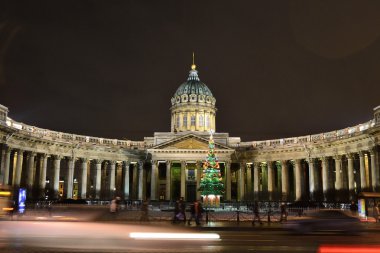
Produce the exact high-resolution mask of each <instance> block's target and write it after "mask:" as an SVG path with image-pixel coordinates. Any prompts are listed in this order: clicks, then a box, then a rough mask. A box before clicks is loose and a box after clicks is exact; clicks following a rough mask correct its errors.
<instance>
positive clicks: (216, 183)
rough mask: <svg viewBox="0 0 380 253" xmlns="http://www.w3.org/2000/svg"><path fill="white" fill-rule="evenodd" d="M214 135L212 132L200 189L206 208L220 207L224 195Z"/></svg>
mask: <svg viewBox="0 0 380 253" xmlns="http://www.w3.org/2000/svg"><path fill="white" fill-rule="evenodd" d="M212 134H213V133H212V132H211V134H210V140H209V142H208V147H209V151H208V155H207V158H206V161H204V162H203V173H202V177H201V183H200V187H199V189H198V191H200V192H201V195H202V197H203V205H204V206H205V207H218V206H219V205H220V196H222V195H223V194H224V184H223V182H222V175H221V174H220V168H219V162H218V159H217V158H216V157H215V152H214V150H215V143H214V139H213V136H212Z"/></svg>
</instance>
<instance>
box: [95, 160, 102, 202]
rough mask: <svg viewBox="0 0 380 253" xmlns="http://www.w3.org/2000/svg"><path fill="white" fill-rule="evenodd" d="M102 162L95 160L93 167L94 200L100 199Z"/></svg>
mask: <svg viewBox="0 0 380 253" xmlns="http://www.w3.org/2000/svg"><path fill="white" fill-rule="evenodd" d="M102 162H103V161H102V160H100V159H96V160H95V164H96V165H95V166H96V176H95V178H96V181H95V198H96V199H100V191H101V187H102V181H101V180H102Z"/></svg>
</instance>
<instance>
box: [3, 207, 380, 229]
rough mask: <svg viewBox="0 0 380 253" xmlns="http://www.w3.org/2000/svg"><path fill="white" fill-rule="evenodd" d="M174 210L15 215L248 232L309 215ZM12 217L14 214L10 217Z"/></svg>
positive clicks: (60, 211) (278, 226)
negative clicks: (177, 219)
mask: <svg viewBox="0 0 380 253" xmlns="http://www.w3.org/2000/svg"><path fill="white" fill-rule="evenodd" d="M172 217H173V213H172V212H162V211H150V212H149V217H148V218H149V220H148V221H140V218H141V211H139V210H128V211H123V212H120V213H119V214H118V215H117V216H112V215H111V214H110V213H109V210H108V208H83V207H80V208H59V207H55V208H53V209H52V210H33V209H31V210H26V212H25V214H22V215H20V214H15V215H13V217H12V220H13V221H82V222H110V223H120V224H140V225H153V226H155V225H156V226H163V225H164V226H182V227H188V228H194V229H200V230H214V231H215V230H219V231H222V230H231V231H248V230H270V231H280V230H286V224H287V222H289V223H290V222H292V221H296V220H299V219H305V218H306V217H305V216H301V217H298V216H288V221H287V222H284V223H280V222H279V221H278V219H276V218H275V217H274V218H272V217H271V222H268V219H267V216H265V215H262V216H261V220H262V224H261V225H260V224H259V223H258V222H256V224H255V225H254V226H253V225H252V216H251V215H249V214H245V215H241V216H240V217H239V218H240V219H239V220H240V221H239V222H238V221H237V217H236V216H235V215H234V212H231V213H227V212H225V213H223V214H222V215H218V216H217V215H215V214H213V215H210V216H209V222H208V223H206V221H205V215H204V216H203V219H202V221H201V225H200V226H196V225H195V222H194V221H193V222H192V225H190V226H189V225H187V224H184V223H181V224H172V222H171V220H172ZM6 219H7V220H10V217H7V218H6ZM362 224H363V226H364V227H365V228H366V229H367V230H368V231H373V232H380V223H376V222H374V219H369V220H368V221H366V222H363V223H362Z"/></svg>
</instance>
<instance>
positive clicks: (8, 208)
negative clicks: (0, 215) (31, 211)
mask: <svg viewBox="0 0 380 253" xmlns="http://www.w3.org/2000/svg"><path fill="white" fill-rule="evenodd" d="M3 211H13V207H3Z"/></svg>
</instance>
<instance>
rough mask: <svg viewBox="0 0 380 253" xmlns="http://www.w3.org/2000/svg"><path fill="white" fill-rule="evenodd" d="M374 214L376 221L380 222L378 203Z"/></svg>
mask: <svg viewBox="0 0 380 253" xmlns="http://www.w3.org/2000/svg"><path fill="white" fill-rule="evenodd" d="M373 216H374V218H375V221H376V222H379V218H380V206H379V205H377V204H375V210H374V214H373Z"/></svg>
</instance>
